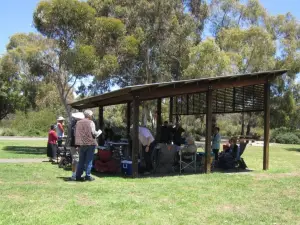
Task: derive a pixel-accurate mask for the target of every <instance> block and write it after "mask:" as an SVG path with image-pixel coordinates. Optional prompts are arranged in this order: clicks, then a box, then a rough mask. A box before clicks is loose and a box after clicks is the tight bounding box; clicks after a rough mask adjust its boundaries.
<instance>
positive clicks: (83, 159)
mask: <svg viewBox="0 0 300 225" xmlns="http://www.w3.org/2000/svg"><path fill="white" fill-rule="evenodd" d="M95 149H96V146H95V145H82V146H80V150H79V162H78V166H77V171H76V177H77V178H79V177H81V175H82V174H83V170H84V169H85V176H86V177H90V176H91V170H92V166H93V159H94V152H95Z"/></svg>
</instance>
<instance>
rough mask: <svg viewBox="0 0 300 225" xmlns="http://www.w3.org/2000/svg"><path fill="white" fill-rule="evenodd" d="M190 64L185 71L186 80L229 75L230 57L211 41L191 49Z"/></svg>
mask: <svg viewBox="0 0 300 225" xmlns="http://www.w3.org/2000/svg"><path fill="white" fill-rule="evenodd" d="M189 58H190V63H189V66H188V68H187V69H186V71H185V76H186V77H188V78H199V77H202V76H204V77H214V76H221V75H226V74H228V73H230V70H231V68H230V57H229V56H228V55H227V54H226V52H224V51H222V50H221V49H220V47H219V46H218V45H217V43H216V42H215V41H214V40H213V39H208V40H205V41H203V42H201V43H200V44H199V45H197V46H196V47H193V48H192V49H191V52H190V55H189Z"/></svg>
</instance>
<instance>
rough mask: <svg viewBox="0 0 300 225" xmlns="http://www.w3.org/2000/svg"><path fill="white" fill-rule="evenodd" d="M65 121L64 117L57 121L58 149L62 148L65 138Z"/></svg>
mask: <svg viewBox="0 0 300 225" xmlns="http://www.w3.org/2000/svg"><path fill="white" fill-rule="evenodd" d="M64 120H65V118H63V117H62V116H60V117H58V119H57V124H56V133H57V137H58V140H57V144H58V147H61V146H62V141H63V137H64V135H65V134H64Z"/></svg>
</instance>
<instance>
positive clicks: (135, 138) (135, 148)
mask: <svg viewBox="0 0 300 225" xmlns="http://www.w3.org/2000/svg"><path fill="white" fill-rule="evenodd" d="M132 106H133V127H132V177H133V178H135V177H138V155H139V117H140V109H139V107H140V99H139V96H137V95H135V96H133V102H132Z"/></svg>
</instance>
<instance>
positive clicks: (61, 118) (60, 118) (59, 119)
mask: <svg viewBox="0 0 300 225" xmlns="http://www.w3.org/2000/svg"><path fill="white" fill-rule="evenodd" d="M61 120H65V118H63V117H62V116H60V117H58V119H57V121H61Z"/></svg>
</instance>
